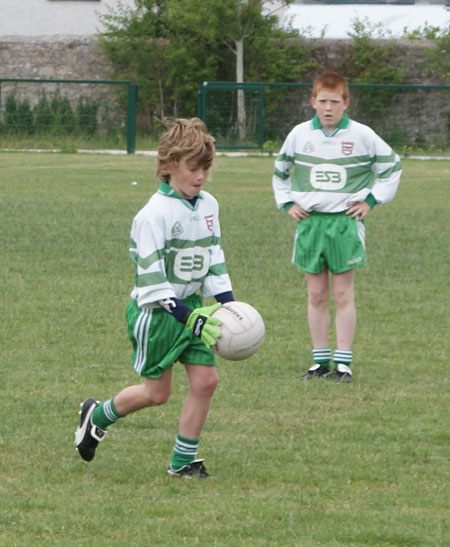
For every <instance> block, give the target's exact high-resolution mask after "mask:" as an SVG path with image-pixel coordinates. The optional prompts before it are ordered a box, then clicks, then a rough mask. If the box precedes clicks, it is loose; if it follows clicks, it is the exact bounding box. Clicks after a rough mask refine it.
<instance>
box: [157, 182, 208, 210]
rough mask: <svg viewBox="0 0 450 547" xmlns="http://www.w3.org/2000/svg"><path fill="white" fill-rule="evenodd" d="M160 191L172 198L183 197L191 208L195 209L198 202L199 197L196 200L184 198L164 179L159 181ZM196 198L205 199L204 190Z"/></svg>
mask: <svg viewBox="0 0 450 547" xmlns="http://www.w3.org/2000/svg"><path fill="white" fill-rule="evenodd" d="M158 193H159V194H163V195H165V196H168V197H171V198H176V199H181V201H183V202H184V203H185V204H186V205H187V206H188V207H189V208H190V209H194V208H195V207H196V205H197V202H198V200H197V199H195V201H194V200H189V199H186V198H184V197H183V196H181V195H180V194H179V193H178V192H177V191H176V190H174V189H173V188H172V186H170V185H169V184H168V183H167V182H166V181H164V180H162V181H161V182H160V183H159V188H158ZM196 198H198V199H203V198H204V195H203V192H202V191H200V193H199V194H198V196H196Z"/></svg>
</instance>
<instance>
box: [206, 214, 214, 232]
mask: <svg viewBox="0 0 450 547" xmlns="http://www.w3.org/2000/svg"><path fill="white" fill-rule="evenodd" d="M205 221H206V227H207V228H208V230H209V231H210V232H212V231H213V221H214V215H207V216H206V217H205Z"/></svg>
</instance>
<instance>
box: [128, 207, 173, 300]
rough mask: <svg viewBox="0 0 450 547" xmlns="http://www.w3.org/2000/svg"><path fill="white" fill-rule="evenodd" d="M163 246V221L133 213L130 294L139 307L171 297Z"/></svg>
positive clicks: (171, 289)
mask: <svg viewBox="0 0 450 547" xmlns="http://www.w3.org/2000/svg"><path fill="white" fill-rule="evenodd" d="M155 216H156V215H155ZM164 249H165V233H164V223H163V220H162V219H157V218H153V219H150V218H148V217H147V218H141V217H139V216H137V217H136V218H135V219H134V220H133V224H132V227H131V238H130V249H129V250H130V256H131V259H132V261H133V263H134V265H135V280H134V289H133V292H132V293H131V297H132V298H134V299H135V300H136V301H137V304H138V306H139V307H142V306H145V305H148V304H153V303H156V302H158V301H160V300H165V299H167V298H173V297H175V292H174V289H173V287H172V285H171V284H170V283H169V281H168V280H167V276H166V268H165V262H164Z"/></svg>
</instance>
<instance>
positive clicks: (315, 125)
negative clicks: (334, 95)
mask: <svg viewBox="0 0 450 547" xmlns="http://www.w3.org/2000/svg"><path fill="white" fill-rule="evenodd" d="M311 124H312V128H313V129H321V130H322V132H323V133H324V135H326V136H327V137H334V135H336V133H337V132H338V131H339V129H347V127H348V126H349V125H350V118H349V117H348V115H347V113H346V112H344V115H343V116H342V120H341V121H340V122H339V123H338V125H337V126H336V128H335V129H334V130H333V131H332V132H331V133H327V132H326V131H325V129H324V128H323V127H322V124H321V123H320V120H319V116H318V115H317V114H316V115H315V116H314V118H313V119H312V120H311Z"/></svg>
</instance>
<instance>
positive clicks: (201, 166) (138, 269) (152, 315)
mask: <svg viewBox="0 0 450 547" xmlns="http://www.w3.org/2000/svg"><path fill="white" fill-rule="evenodd" d="M214 153H215V148H214V139H213V137H212V136H211V135H209V134H208V132H207V129H206V127H205V125H204V124H203V122H202V121H201V120H200V119H198V118H193V119H190V120H187V119H178V120H176V122H175V124H174V125H173V126H172V127H171V128H170V129H169V130H168V131H166V132H165V133H164V134H163V135H162V137H161V140H160V143H159V148H158V160H157V172H156V175H157V176H158V177H159V178H160V180H161V181H162V182H161V183H160V186H159V190H158V191H157V192H156V193H155V194H153V196H152V197H151V198H150V200H149V201H148V203H147V204H146V205H145V206H144V207H143V209H141V211H139V213H138V214H137V215H136V217H135V218H134V220H133V223H132V227H131V242H130V255H131V259H132V261H133V263H134V265H135V281H134V288H133V290H132V292H131V299H130V302H129V304H128V307H127V314H126V317H127V322H128V334H129V338H130V340H131V342H132V345H133V353H132V364H133V367H134V369H135V370H136V372H137V373H138V374H139V375H140V376H141V377H142V378H143V382H142V383H141V384H139V385H134V386H129V387H126V388H125V389H123V390H122V391H120V393H118V394H117V395H116V396H115V397H113V398H111V399H109V400H106V401H104V402H102V403H100V402H99V401H96V400H95V399H91V398H90V399H86V400H85V401H84V403H82V405H81V406H82V408H81V412H80V414H81V418H80V425H79V427H78V429H77V431H76V433H75V445H76V447H77V449H78V452H79V454H80V456H81V457H82V458H83V459H84V460H86V461H91V460H92V459H93V458H94V455H95V449H96V448H97V445H98V443H99V442H100V441H102V440H103V439H104V438H105V436H106V433H107V427H108V426H110V425H111V424H113V423H114V422H116V421H117V420H118V419H119V418H123V417H124V416H126V415H128V414H130V413H131V412H135V411H136V410H140V409H142V408H145V407H149V406H154V405H161V404H164V403H165V402H166V401H167V400H168V398H169V395H170V390H171V377H172V366H173V364H174V363H175V362H176V361H180V362H181V363H183V365H184V367H185V369H186V373H187V377H188V381H189V392H188V395H187V399H186V401H185V403H184V406H183V409H182V411H181V416H180V420H179V425H178V434H177V436H176V440H175V445H174V448H173V453H172V459H171V462H170V465H169V467H168V470H167V473H168V474H169V475H171V476H183V477H186V478H192V477H198V478H206V477H207V476H208V473H207V472H206V469H205V467H204V465H203V460H198V459H196V455H197V449H198V444H199V437H200V433H201V431H202V428H203V425H204V423H205V420H206V417H207V414H208V411H209V407H210V402H211V397H212V395H213V393H214V391H215V389H216V386H217V383H218V376H217V372H216V367H215V359H214V351H213V349H212V348H213V347H214V346H215V344H216V342H217V338H218V337H219V336H220V331H219V329H218V325H220V324H221V323H220V321H219V320H218V319H215V318H213V317H210V316H211V314H212V313H213V312H214V311H215V310H216V309H217V308H219V307H220V305H221V303H225V302H229V301H231V300H233V293H232V287H231V283H230V279H229V276H228V274H227V271H226V267H225V261H224V255H223V251H222V248H221V246H220V226H219V207H218V203H217V201H216V199H215V198H214V197H213V196H212V195H211V194H209V193H207V192H205V191H203V190H202V186H203V184H204V183H205V181H206V180H207V178H208V173H209V169H210V167H211V164H212V162H213V158H214ZM202 296H203V297H210V296H214V297H215V298H216V300H217V303H215V304H213V305H211V306H206V307H203V301H202Z"/></svg>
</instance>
